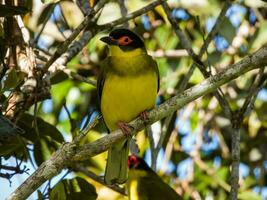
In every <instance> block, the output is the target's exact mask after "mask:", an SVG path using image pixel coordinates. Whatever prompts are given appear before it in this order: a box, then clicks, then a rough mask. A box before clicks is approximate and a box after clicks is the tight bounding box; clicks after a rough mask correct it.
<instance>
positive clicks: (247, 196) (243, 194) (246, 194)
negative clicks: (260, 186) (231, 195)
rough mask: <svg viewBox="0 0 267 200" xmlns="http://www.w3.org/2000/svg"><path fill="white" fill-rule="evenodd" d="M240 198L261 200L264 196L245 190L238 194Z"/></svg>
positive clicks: (241, 199) (243, 199) (240, 199)
mask: <svg viewBox="0 0 267 200" xmlns="http://www.w3.org/2000/svg"><path fill="white" fill-rule="evenodd" d="M238 199H239V200H251V199H253V200H261V199H262V197H261V196H260V195H259V194H257V193H256V192H253V191H244V192H240V193H239V194H238Z"/></svg>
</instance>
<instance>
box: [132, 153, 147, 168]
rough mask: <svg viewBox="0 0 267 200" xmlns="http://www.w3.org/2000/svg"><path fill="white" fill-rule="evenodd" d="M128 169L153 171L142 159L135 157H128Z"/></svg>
mask: <svg viewBox="0 0 267 200" xmlns="http://www.w3.org/2000/svg"><path fill="white" fill-rule="evenodd" d="M128 167H129V169H142V170H151V169H150V167H149V166H148V165H147V164H146V162H145V161H144V160H143V159H142V158H140V157H138V156H135V155H131V156H129V157H128Z"/></svg>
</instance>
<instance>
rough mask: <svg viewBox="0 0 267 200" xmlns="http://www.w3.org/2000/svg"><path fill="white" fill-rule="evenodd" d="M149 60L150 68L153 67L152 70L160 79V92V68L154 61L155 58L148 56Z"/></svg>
mask: <svg viewBox="0 0 267 200" xmlns="http://www.w3.org/2000/svg"><path fill="white" fill-rule="evenodd" d="M147 60H148V61H149V66H150V67H152V70H153V71H155V72H156V74H157V77H158V91H159V88H160V76H159V68H158V64H157V62H156V61H155V60H154V59H153V57H151V56H149V55H147Z"/></svg>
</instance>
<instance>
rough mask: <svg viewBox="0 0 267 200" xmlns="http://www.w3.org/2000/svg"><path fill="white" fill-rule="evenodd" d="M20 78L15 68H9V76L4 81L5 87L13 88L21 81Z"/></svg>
mask: <svg viewBox="0 0 267 200" xmlns="http://www.w3.org/2000/svg"><path fill="white" fill-rule="evenodd" d="M18 79H19V78H18V76H17V73H16V70H15V69H14V68H13V69H11V70H9V72H8V74H7V78H6V80H5V81H4V89H11V88H14V87H16V86H17V85H18V82H19V81H18Z"/></svg>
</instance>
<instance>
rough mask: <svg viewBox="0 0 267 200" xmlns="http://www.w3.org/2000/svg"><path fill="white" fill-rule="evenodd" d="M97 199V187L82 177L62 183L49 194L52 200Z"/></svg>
mask: <svg viewBox="0 0 267 200" xmlns="http://www.w3.org/2000/svg"><path fill="white" fill-rule="evenodd" d="M96 198H97V193H96V189H95V187H94V186H93V185H91V184H90V183H88V182H87V181H85V180H84V179H82V178H80V177H77V178H73V179H67V180H62V181H60V182H59V183H57V184H56V185H55V186H54V187H53V189H52V190H51V192H50V193H49V199H50V200H63V199H64V200H65V199H68V200H81V199H86V200H95V199H96Z"/></svg>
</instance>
